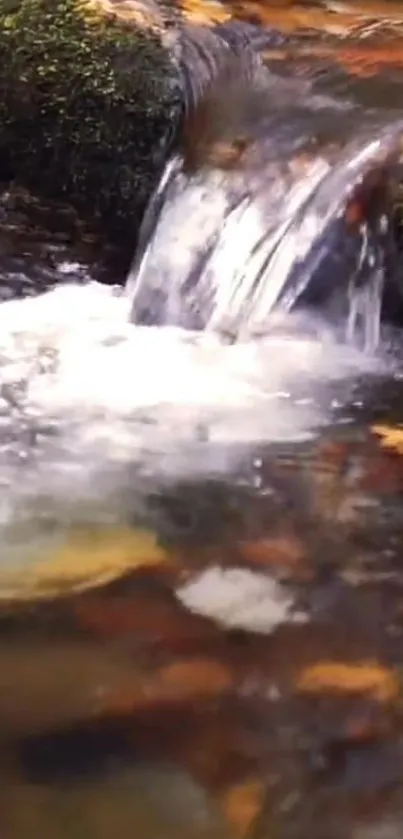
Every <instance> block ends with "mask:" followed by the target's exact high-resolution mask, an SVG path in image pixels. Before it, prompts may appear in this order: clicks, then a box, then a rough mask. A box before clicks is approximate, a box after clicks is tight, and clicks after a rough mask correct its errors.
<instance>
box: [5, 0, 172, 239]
mask: <svg viewBox="0 0 403 839" xmlns="http://www.w3.org/2000/svg"><path fill="white" fill-rule="evenodd" d="M0 23H1V25H0V58H1V66H2V71H1V73H0V93H1V108H0V152H1V165H0V177H2V178H3V179H5V180H7V179H9V178H10V177H12V178H13V179H17V180H18V181H19V182H20V183H23V184H25V185H26V186H29V187H31V188H34V189H36V190H37V191H38V192H39V193H40V194H42V195H47V196H50V197H53V198H58V199H60V198H62V199H64V200H69V201H70V202H71V203H72V204H73V205H74V206H75V207H76V208H77V209H79V210H80V211H81V212H82V213H83V214H85V215H87V217H90V218H91V219H92V221H93V222H95V224H96V223H98V225H101V226H103V229H104V230H105V229H107V231H108V233H109V235H114V236H115V237H118V238H120V239H125V237H130V239H131V244H132V246H133V245H134V241H135V235H136V230H137V227H138V223H139V220H140V218H141V215H142V212H143V209H144V205H145V202H146V201H147V199H148V196H149V194H150V190H151V189H152V186H153V183H154V179H155V176H156V174H157V173H158V171H159V168H160V166H161V164H162V162H163V160H164V147H165V145H166V143H167V142H169V141H170V138H171V136H172V135H173V133H174V131H175V124H176V119H177V108H178V93H177V89H176V88H175V83H174V78H175V71H174V68H173V65H172V62H171V59H170V56H169V54H168V52H167V51H166V50H165V49H164V48H163V46H162V43H161V39H160V36H159V35H158V34H157V33H156V32H155V31H152V30H151V29H147V30H146V29H144V27H143V28H142V27H141V26H137V25H136V22H135V21H133V20H131V22H128V23H125V21H122V20H120V19H116V20H114V19H110V18H108V16H107V15H105V14H104V15H103V13H102V4H101V5H100V6H99V10H98V11H96V12H95V13H94V9H93V8H91V6H90V5H88V7H87V6H86V4H85V3H84V4H81V3H78V2H76V0H56V2H49V0H23V2H21V3H18V4H17V7H16V8H15V9H13V10H12V11H10V10H9V8H8V7H7V6H5V5H4V0H2V3H0Z"/></svg>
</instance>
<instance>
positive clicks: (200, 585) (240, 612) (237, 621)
mask: <svg viewBox="0 0 403 839" xmlns="http://www.w3.org/2000/svg"><path fill="white" fill-rule="evenodd" d="M176 594H177V597H178V599H179V600H180V601H181V603H182V604H183V605H184V606H185V607H186V608H187V609H189V611H191V612H194V613H196V614H198V615H202V616H203V617H205V618H210V619H211V620H213V621H215V622H216V623H218V624H220V625H223V626H226V627H228V628H230V629H244V630H245V631H251V632H256V633H262V634H270V633H271V632H273V631H274V630H275V629H276V627H277V626H279V625H281V624H283V623H288V622H290V621H292V620H293V615H292V605H293V600H292V598H291V597H290V596H289V595H288V594H287V592H286V590H285V589H284V587H283V586H282V585H281V584H280V583H278V582H276V580H274V579H272V578H271V577H267V576H265V575H264V574H257V573H255V572H252V571H248V570H246V569H243V568H226V569H223V568H219V567H218V566H217V567H212V568H208V569H207V570H205V571H203V572H202V573H201V574H199V575H198V576H197V577H195V578H193V579H191V580H190V581H189V582H187V583H185V585H183V586H181V587H180V588H179V589H177V592H176ZM302 618H303V616H302V615H298V620H299V621H300V620H301V619H302Z"/></svg>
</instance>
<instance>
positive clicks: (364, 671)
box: [297, 661, 399, 702]
mask: <svg viewBox="0 0 403 839" xmlns="http://www.w3.org/2000/svg"><path fill="white" fill-rule="evenodd" d="M297 690H298V691H299V692H300V693H307V694H321V693H327V692H331V693H338V694H343V695H354V694H355V695H356V694H363V693H364V694H370V696H371V698H372V699H374V700H376V701H378V702H390V701H392V700H393V699H395V698H396V696H397V694H398V691H399V683H398V679H397V676H396V674H395V673H394V672H393V670H391V669H388V668H387V667H384V666H382V665H381V664H379V663H378V662H376V661H357V662H354V663H345V662H337V661H320V662H318V663H317V664H313V665H310V666H309V667H306V668H305V669H304V670H303V671H302V672H301V673H300V675H299V676H298V679H297Z"/></svg>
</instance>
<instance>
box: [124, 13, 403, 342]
mask: <svg viewBox="0 0 403 839" xmlns="http://www.w3.org/2000/svg"><path fill="white" fill-rule="evenodd" d="M258 32H259V37H258V34H257V33H256V28H255V27H251V29H248V28H246V29H244V28H243V27H242V26H240V25H239V24H238V25H233V27H232V28H231V26H227V27H226V28H225V27H217V28H216V30H215V31H210V30H208V31H206V32H205V31H203V29H202V28H199V29H197V31H196V32H195V33H193V34H192V37H190V36H189V35H188V36H187V38H185V39H184V44H185V46H184V49H183V52H182V67H184V68H185V69H184V79H185V81H184V91H185V93H184V96H185V101H186V102H187V104H188V106H189V113H188V117H187V120H186V122H185V127H184V132H183V133H184V142H183V148H182V151H181V152H180V153H176V154H175V155H174V156H173V157H172V158H171V160H170V161H169V162H168V164H167V166H166V169H165V171H164V173H163V175H162V177H161V181H160V184H159V186H158V189H157V191H156V193H155V195H154V197H153V199H152V201H151V203H150V206H149V209H148V212H147V214H146V218H145V221H144V225H143V230H142V234H141V237H140V244H139V248H138V251H137V253H136V255H135V258H134V261H133V265H132V267H131V270H130V273H129V277H128V280H127V285H126V295H127V296H128V298H129V300H130V304H131V319H132V320H133V321H134V322H135V323H141V324H159V325H162V324H171V325H177V326H182V327H186V328H191V329H203V330H214V331H217V332H220V333H226V334H229V335H230V336H232V337H233V338H235V339H238V340H239V339H242V338H245V337H250V336H251V335H253V334H256V333H261V332H262V331H263V332H265V331H266V330H267V328H268V324H269V321H270V316H271V315H272V313H273V312H274V311H277V310H281V311H288V310H290V309H293V308H294V307H295V306H296V305H298V304H299V303H300V302H301V301H302V302H303V301H304V300H305V299H307V300H308V301H309V300H311V299H315V298H317V299H319V300H326V302H327V303H329V301H331V306H332V307H333V308H332V311H333V313H334V312H335V311H337V315H338V316H341V317H342V318H344V322H345V324H346V334H347V337H348V338H349V339H350V340H351V339H353V338H354V336H356V333H357V329H358V328H359V329H361V324H362V325H363V326H362V328H363V330H364V333H365V336H366V337H365V338H364V343H365V344H366V345H367V346H368V347H369V348H373V346H374V344H375V343H376V340H377V335H378V332H379V318H380V308H381V300H382V282H383V281H382V278H383V274H384V268H385V266H384V262H385V261H387V253H388V250H390V248H391V247H393V243H392V240H391V232H390V219H389V212H390V205H391V200H392V199H391V195H390V190H391V183H392V182H393V180H395V181H396V179H398V178H399V177H400V172H399V168H400V140H401V135H402V131H403V122H402V121H399V120H397V121H396V122H393V123H392V124H385V121H384V119H381V118H380V117H379V116H377V115H375V114H373V113H371V114H365V113H363V110H362V109H360V108H358V106H356V105H354V104H352V103H350V102H341V101H337V100H335V99H333V98H331V97H329V96H325V95H323V94H321V93H318V92H317V91H316V90H315V88H314V86H313V85H308V84H307V83H306V82H302V81H301V80H299V79H295V78H292V77H288V78H287V77H279V76H274V75H273V74H272V73H271V72H270V71H269V70H268V69H267V68H266V67H265V66H264V64H263V62H262V61H261V60H260V57H259V55H260V52H259V50H260V49H261V48H265V47H264V46H263V47H262V44H263V45H264V44H266V47H267V45H270V44H272V45H273V43H274V44H275V43H276V38H277V37H278V36H277V35H276V33H274V34H273V33H262V32H261V30H258ZM229 33H230V34H229ZM259 38H260V41H259ZM186 73H187V75H186ZM385 255H386V256H385ZM341 289H343V294H341V293H340V292H341ZM363 289H364V291H363ZM364 292H365V293H364ZM374 295H375V296H374ZM376 295H377V304H375V302H374V301H375V298H376ZM364 299H367V301H372V302H371V305H370V304H369V302H368V305H367V306H365V305H363V301H364ZM374 318H375V320H376V318H378V325H376V324H374V323H371V322H370V321H371V319H372V320H373V319H374ZM368 319H369V320H368ZM358 324H360V327H358V326H357V325H358Z"/></svg>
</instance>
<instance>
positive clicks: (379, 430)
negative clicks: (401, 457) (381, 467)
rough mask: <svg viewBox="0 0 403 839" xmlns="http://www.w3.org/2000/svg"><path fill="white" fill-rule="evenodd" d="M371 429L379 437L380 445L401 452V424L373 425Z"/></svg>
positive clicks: (402, 438)
mask: <svg viewBox="0 0 403 839" xmlns="http://www.w3.org/2000/svg"><path fill="white" fill-rule="evenodd" d="M371 431H373V433H374V434H376V435H377V437H380V441H381V446H383V447H384V448H385V449H394V450H395V451H396V452H398V453H399V454H403V426H402V427H400V426H396V425H373V426H372V428H371Z"/></svg>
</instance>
